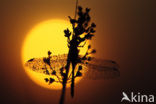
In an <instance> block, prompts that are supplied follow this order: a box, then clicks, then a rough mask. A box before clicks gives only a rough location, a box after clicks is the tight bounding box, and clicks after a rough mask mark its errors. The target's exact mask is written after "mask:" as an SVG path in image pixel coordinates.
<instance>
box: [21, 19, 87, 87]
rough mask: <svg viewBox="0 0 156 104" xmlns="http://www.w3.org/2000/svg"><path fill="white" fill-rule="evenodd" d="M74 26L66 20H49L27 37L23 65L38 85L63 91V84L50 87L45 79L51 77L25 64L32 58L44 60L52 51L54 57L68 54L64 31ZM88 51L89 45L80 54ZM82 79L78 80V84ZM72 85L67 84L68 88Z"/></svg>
mask: <svg viewBox="0 0 156 104" xmlns="http://www.w3.org/2000/svg"><path fill="white" fill-rule="evenodd" d="M66 28H69V29H70V30H72V26H71V24H70V23H69V22H68V21H65V20H59V19H54V20H48V21H44V22H41V23H39V24H37V25H36V26H35V27H34V28H33V29H32V30H31V31H30V32H29V33H28V34H27V36H26V37H25V40H24V42H23V46H22V63H23V66H24V70H25V72H26V73H27V74H28V76H29V77H30V78H31V79H32V80H33V81H34V82H35V83H37V84H38V85H40V86H42V87H45V88H49V89H61V88H62V84H61V83H56V82H54V83H53V84H51V85H49V84H47V83H46V82H45V80H44V78H46V77H49V75H45V74H43V73H37V72H34V71H32V70H30V69H29V68H27V67H25V63H26V62H27V61H28V60H29V59H32V58H42V57H46V56H47V52H48V51H49V50H50V51H51V52H52V55H61V54H67V53H68V47H67V39H66V38H65V37H64V32H63V31H64V30H65V29H66ZM86 50H87V45H86V47H84V48H83V49H82V50H81V51H80V54H84V53H85V52H86ZM80 79H81V78H77V79H76V83H77V82H78V81H79V80H80ZM69 86H70V85H69V84H67V87H69Z"/></svg>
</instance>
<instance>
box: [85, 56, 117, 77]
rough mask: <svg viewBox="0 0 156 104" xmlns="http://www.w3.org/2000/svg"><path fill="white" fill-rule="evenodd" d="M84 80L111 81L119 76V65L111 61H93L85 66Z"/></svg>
mask: <svg viewBox="0 0 156 104" xmlns="http://www.w3.org/2000/svg"><path fill="white" fill-rule="evenodd" d="M87 69H88V70H87V73H86V74H85V76H84V77H85V78H86V79H92V80H100V79H112V78H116V77H119V76H120V71H119V65H118V64H117V63H116V62H115V61H112V60H103V59H94V60H93V61H92V62H91V63H89V64H88V65H87Z"/></svg>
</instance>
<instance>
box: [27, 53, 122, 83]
mask: <svg viewBox="0 0 156 104" xmlns="http://www.w3.org/2000/svg"><path fill="white" fill-rule="evenodd" d="M66 60H67V54H63V55H53V56H50V55H49V56H48V57H47V58H46V57H44V58H33V59H30V60H28V61H27V62H26V63H25V66H26V67H29V69H28V70H33V71H35V72H37V73H42V74H45V75H49V76H57V78H56V80H55V82H58V83H62V81H63V79H62V75H63V72H64V73H65V65H66ZM82 67H83V71H82V72H81V73H78V71H76V72H77V73H75V77H83V78H84V79H91V80H101V79H110V78H116V77H118V76H120V71H119V65H118V64H117V63H116V62H115V61H112V60H104V59H98V58H93V59H92V60H91V61H90V62H89V63H87V62H86V63H81V64H78V65H77V68H76V69H77V70H82ZM70 70H72V68H70ZM83 73H85V74H83ZM45 80H46V82H47V81H48V79H45ZM70 82H71V72H70V74H69V76H68V81H67V83H70Z"/></svg>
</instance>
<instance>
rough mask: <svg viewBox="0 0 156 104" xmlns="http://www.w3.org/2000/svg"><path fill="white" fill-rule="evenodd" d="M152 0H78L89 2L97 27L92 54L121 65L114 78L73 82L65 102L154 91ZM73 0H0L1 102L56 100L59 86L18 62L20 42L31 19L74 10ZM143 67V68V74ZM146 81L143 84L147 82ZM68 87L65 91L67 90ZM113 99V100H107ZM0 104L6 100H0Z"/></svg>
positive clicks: (90, 103) (84, 103)
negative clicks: (42, 82) (47, 84)
mask: <svg viewBox="0 0 156 104" xmlns="http://www.w3.org/2000/svg"><path fill="white" fill-rule="evenodd" d="M154 2H155V1H154V0H149V1H147V0H80V4H81V5H82V6H83V7H90V8H92V10H91V16H92V20H93V21H94V22H95V23H96V24H97V33H96V36H95V38H94V40H93V42H92V44H93V45H94V47H95V48H96V49H97V54H96V57H100V58H104V59H113V60H115V61H117V62H118V63H119V65H120V66H121V69H120V71H121V77H120V78H118V79H114V80H104V81H88V80H87V81H86V80H83V81H81V82H80V84H78V85H77V86H76V95H75V99H74V100H71V99H70V96H69V93H68V94H67V99H66V101H68V104H70V103H74V104H80V103H81V104H95V103H97V104H103V103H106V104H107V103H110V104H113V103H114V102H119V103H120V96H121V92H122V91H123V90H127V91H133V90H136V91H138V90H139V91H144V92H147V93H148V92H153V91H155V88H156V86H155V85H154V79H153V78H154V74H155V52H156V50H155V24H156V21H155V18H156V15H155V14H156V10H155V3H154ZM74 8H75V0H1V1H0V47H1V56H0V57H1V73H0V78H1V81H0V83H1V86H0V89H1V91H0V92H1V94H0V97H1V98H2V99H3V100H2V102H6V104H9V103H10V104H14V103H16V104H57V103H58V101H59V97H60V94H61V93H60V91H49V90H47V89H44V88H41V87H40V86H38V85H36V84H34V83H33V82H32V81H31V80H30V79H29V78H28V77H27V75H26V74H25V72H24V70H23V67H22V62H21V48H22V43H23V40H24V38H25V36H26V35H27V33H28V32H29V31H30V29H32V27H34V26H35V25H36V24H38V23H40V22H42V21H45V20H49V19H53V18H58V19H64V20H68V18H67V16H69V15H70V16H73V15H74ZM147 73H148V74H147ZM147 85H148V86H147ZM68 92H69V91H68ZM112 99H114V100H112ZM2 104H5V103H2Z"/></svg>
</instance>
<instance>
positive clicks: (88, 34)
mask: <svg viewBox="0 0 156 104" xmlns="http://www.w3.org/2000/svg"><path fill="white" fill-rule="evenodd" d="M76 10H77V11H76V14H77V15H78V18H76V15H75V19H73V18H71V17H70V16H68V17H69V20H70V23H71V24H72V27H73V31H72V32H71V31H70V30H69V29H68V28H67V29H66V30H64V33H65V37H66V38H67V42H68V48H69V53H68V57H67V64H66V66H65V69H66V73H65V74H64V77H63V88H62V95H61V99H60V104H63V102H64V97H65V90H66V83H67V78H68V75H69V68H70V64H71V65H72V79H71V96H72V97H74V85H75V75H74V74H75V68H76V65H77V64H78V63H84V62H86V63H88V61H91V59H92V58H91V57H90V54H93V53H96V50H95V49H93V50H91V45H88V50H87V52H86V53H85V55H84V56H80V55H79V52H80V48H83V47H84V46H85V45H86V42H87V41H88V40H91V39H92V37H93V36H94V33H95V28H96V25H95V23H91V24H90V21H91V17H90V15H89V12H90V9H89V8H86V9H85V10H83V8H82V7H81V6H78V8H76ZM82 44H83V45H82ZM82 69H83V68H82V66H81V65H80V66H79V67H78V71H77V72H76V77H80V76H82V73H81V70H82Z"/></svg>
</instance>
